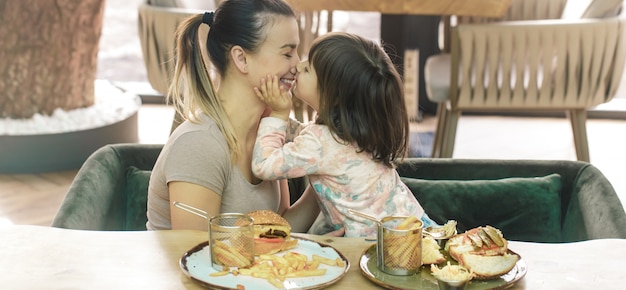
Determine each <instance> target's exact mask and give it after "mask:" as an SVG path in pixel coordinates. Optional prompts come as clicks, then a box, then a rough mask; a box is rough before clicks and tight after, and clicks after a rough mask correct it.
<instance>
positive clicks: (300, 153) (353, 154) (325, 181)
mask: <svg viewBox="0 0 626 290" xmlns="http://www.w3.org/2000/svg"><path fill="white" fill-rule="evenodd" d="M293 123H294V122H289V123H288V122H287V121H284V120H281V119H279V118H273V117H266V118H263V119H262V120H261V123H260V125H259V130H258V133H257V139H256V143H255V144H254V155H253V161H252V170H253V172H254V173H255V174H256V175H257V177H259V178H261V179H282V178H296V177H302V176H305V175H308V176H309V182H310V183H311V185H312V186H313V188H314V189H315V191H316V192H317V194H318V197H319V201H320V206H321V209H322V212H323V213H324V215H325V216H326V219H327V220H328V221H329V222H330V223H331V224H332V225H333V227H334V228H335V229H340V228H341V227H344V228H345V236H347V237H375V236H376V225H375V224H374V223H373V222H371V221H369V220H365V219H362V218H360V217H357V216H354V215H353V214H350V213H349V212H348V209H353V210H356V211H360V212H363V213H366V214H369V215H372V216H375V217H378V218H379V219H380V218H382V217H385V216H390V215H400V216H407V215H412V216H416V217H422V216H423V215H424V210H423V209H422V206H421V205H420V204H419V202H418V201H417V200H416V199H415V197H414V196H413V194H412V193H411V191H410V190H409V189H408V187H407V186H406V185H405V184H404V183H403V182H402V181H401V180H400V176H399V174H398V172H397V171H396V169H395V168H390V167H387V166H385V165H384V164H382V163H380V162H375V161H374V159H373V158H372V156H371V154H370V153H366V152H358V151H359V150H358V149H359V148H358V147H357V146H356V145H355V144H345V142H342V141H341V140H338V139H336V138H335V137H334V136H333V135H332V133H331V132H330V130H329V129H328V127H327V126H324V125H317V124H313V123H311V124H308V125H306V126H304V127H303V128H300V129H301V132H300V134H299V135H298V136H296V137H295V138H294V139H293V141H292V142H288V143H286V144H284V143H285V136H286V131H287V129H289V132H290V133H292V132H294V131H295V129H294V128H293V126H292V124H293ZM288 124H289V127H290V128H287V127H288Z"/></svg>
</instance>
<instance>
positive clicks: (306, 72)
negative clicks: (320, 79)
mask: <svg viewBox="0 0 626 290" xmlns="http://www.w3.org/2000/svg"><path fill="white" fill-rule="evenodd" d="M297 70H298V74H297V75H296V83H295V85H294V88H293V94H294V95H295V96H296V98H298V99H300V100H302V101H303V102H305V103H306V104H307V105H309V106H311V107H312V108H313V109H314V110H315V111H319V107H320V95H319V90H318V89H317V75H316V74H315V68H313V66H312V65H311V63H310V62H309V61H308V60H305V61H302V62H300V63H299V64H298V66H297Z"/></svg>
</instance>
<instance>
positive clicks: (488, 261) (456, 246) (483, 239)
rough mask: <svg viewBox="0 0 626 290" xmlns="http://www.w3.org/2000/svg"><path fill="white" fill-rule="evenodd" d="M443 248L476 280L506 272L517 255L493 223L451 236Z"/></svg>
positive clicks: (516, 258)
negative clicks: (510, 249)
mask: <svg viewBox="0 0 626 290" xmlns="http://www.w3.org/2000/svg"><path fill="white" fill-rule="evenodd" d="M445 250H446V251H447V252H448V253H449V254H450V256H451V257H452V258H453V259H455V260H456V261H457V262H458V263H459V264H460V265H461V266H463V267H465V268H467V269H468V270H470V271H471V272H472V273H473V274H474V277H475V278H476V279H482V280H486V279H492V278H496V277H498V276H501V275H504V274H506V273H508V272H509V271H511V270H512V269H513V267H515V264H516V263H517V261H518V260H519V256H518V255H517V254H514V253H512V252H510V251H509V250H508V242H507V240H506V239H504V237H503V236H502V232H500V230H498V229H496V228H494V227H492V226H485V227H477V228H473V229H470V230H468V231H466V232H465V233H462V234H459V235H456V236H454V237H452V238H450V240H448V242H447V243H446V245H445Z"/></svg>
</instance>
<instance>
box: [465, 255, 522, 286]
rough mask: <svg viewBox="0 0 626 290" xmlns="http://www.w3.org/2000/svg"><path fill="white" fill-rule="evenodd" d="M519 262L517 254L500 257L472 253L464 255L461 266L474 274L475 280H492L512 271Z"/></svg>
mask: <svg viewBox="0 0 626 290" xmlns="http://www.w3.org/2000/svg"><path fill="white" fill-rule="evenodd" d="M518 260H519V256H518V255H516V254H504V255H499V256H484V255H476V254H471V253H462V254H461V255H460V257H459V261H458V262H459V264H460V265H462V266H463V267H465V268H467V269H468V270H470V271H471V272H472V273H474V278H475V279H481V280H485V279H492V278H495V277H498V276H501V275H504V274H506V273H508V272H509V271H511V270H512V269H513V267H515V264H516V263H517V261H518Z"/></svg>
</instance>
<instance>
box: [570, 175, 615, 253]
mask: <svg viewBox="0 0 626 290" xmlns="http://www.w3.org/2000/svg"><path fill="white" fill-rule="evenodd" d="M606 238H620V239H625V238H626V213H625V212H624V207H623V206H622V203H621V202H620V200H619V197H618V196H617V194H616V193H615V190H614V189H613V186H612V185H611V183H610V182H609V181H608V179H607V178H606V177H605V176H604V175H603V174H602V173H601V172H600V171H599V170H598V169H597V168H596V167H594V166H593V165H591V164H589V165H588V166H585V167H584V168H582V169H581V170H580V172H579V173H578V176H577V178H576V180H575V181H574V187H573V191H572V196H571V201H570V204H569V207H568V208H567V211H566V215H565V219H564V221H563V239H564V240H565V241H566V242H569V241H582V240H592V239H606Z"/></svg>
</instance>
